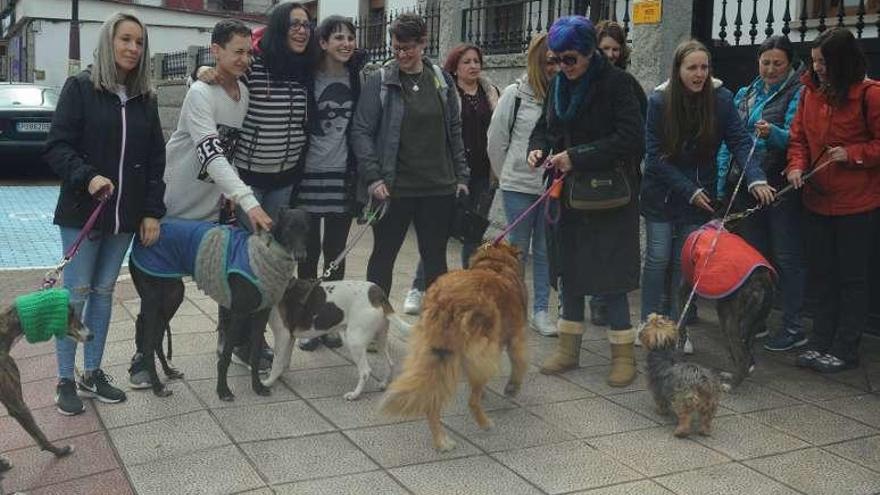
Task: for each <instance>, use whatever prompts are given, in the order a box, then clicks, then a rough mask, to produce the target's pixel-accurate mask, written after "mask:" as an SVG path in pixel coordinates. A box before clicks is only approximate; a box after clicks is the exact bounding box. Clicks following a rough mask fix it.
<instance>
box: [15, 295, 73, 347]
mask: <svg viewBox="0 0 880 495" xmlns="http://www.w3.org/2000/svg"><path fill="white" fill-rule="evenodd" d="M69 303H70V292H68V290H67V289H46V290H41V291H37V292H32V293H30V294H25V295H23V296H18V297H17V298H15V310H16V312H17V313H18V320H19V321H20V322H21V328H22V331H23V332H24V337H25V339H27V341H28V342H29V343H31V344H36V343H38V342H46V341H47V340H50V339H51V338H52V337H55V338H59V339H60V338H64V337H65V336H66V335H67V325H68V321H67V317H68V309H67V308H68V304H69Z"/></svg>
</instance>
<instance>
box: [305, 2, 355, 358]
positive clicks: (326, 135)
mask: <svg viewBox="0 0 880 495" xmlns="http://www.w3.org/2000/svg"><path fill="white" fill-rule="evenodd" d="M316 34H317V35H318V43H319V44H320V46H321V58H320V60H319V62H318V66H317V69H316V70H315V92H314V94H315V101H316V102H317V107H318V113H317V115H316V116H315V118H314V119H312V121H311V122H310V123H309V124H310V126H309V127H310V129H309V149H308V151H307V152H306V162H305V173H304V175H303V179H302V182H300V184H299V186H298V187H297V188H296V190H295V191H294V194H293V197H292V198H291V204H292V205H293V206H296V207H298V208H302V209H304V210H306V211H307V212H309V220H310V225H309V239H308V244H307V253H308V255H307V257H306V260H305V261H304V262H301V263H299V264H298V266H297V276H298V277H299V278H305V279H315V278H318V275H319V274H318V259H319V258H321V257H322V255H323V259H324V263H323V270H327V267H328V266H329V265H330V262H332V261H334V260H335V259H336V258H337V257H338V256H339V254H340V253H342V250H343V249H345V243H346V241H348V231H349V229H350V228H351V219H352V216H353V215H356V214H357V213H358V211H359V208H358V206H357V202H356V201H355V198H354V196H353V194H352V193H353V192H354V188H355V187H356V186H357V161H356V160H355V157H354V153H352V152H351V148H350V143H349V139H348V134H349V129H350V128H351V116H352V113H353V112H354V108H355V105H357V100H358V96H359V95H360V91H361V80H360V70H361V67H363V65H364V59H365V57H364V55H365V54H364V53H363V52H359V51H358V50H357V43H356V41H355V28H354V24H352V22H351V21H349V20H348V19H346V18H345V17H342V16H338V15H333V16H330V17H327V18H326V19H324V20H323V21H321V24H320V25H319V26H318V29H317V32H316ZM322 224H323V232H322V229H321V227H322ZM344 277H345V260H344V259H343V260H342V261H340V263H339V266H338V267H337V268H336V270H334V271H333V272H332V273H330V275H329V276H328V277H327V278H325V280H342V279H343V278H344ZM322 343H323V344H324V345H326V346H327V347H331V348H334V347H339V346H341V345H342V339H340V338H339V336H338V335H337V334H336V333H335V332H333V333H328V334H325V335H322V336H321V337H315V338H312V339H300V340H299V341H298V342H297V346H299V348H300V349H302V350H304V351H312V350H315V349H316V348H317V347H318V346H319V345H320V344H322Z"/></svg>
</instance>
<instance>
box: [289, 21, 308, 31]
mask: <svg viewBox="0 0 880 495" xmlns="http://www.w3.org/2000/svg"><path fill="white" fill-rule="evenodd" d="M300 28H302V30H303V31H308V30H310V29H312V23H310V22H309V21H301V20H299V19H294V20H292V21H290V27H288V28H287V31H288V32H291V33H292V32H295V31H298V30H299V29H300Z"/></svg>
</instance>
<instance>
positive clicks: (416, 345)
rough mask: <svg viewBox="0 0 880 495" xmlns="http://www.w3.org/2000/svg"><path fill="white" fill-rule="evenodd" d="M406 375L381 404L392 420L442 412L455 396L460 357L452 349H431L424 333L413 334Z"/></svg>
mask: <svg viewBox="0 0 880 495" xmlns="http://www.w3.org/2000/svg"><path fill="white" fill-rule="evenodd" d="M413 335H414V338H413V340H412V341H411V345H410V352H409V354H408V355H407V357H406V360H405V361H404V363H403V372H402V373H401V374H400V376H398V377H397V378H396V379H395V380H394V382H392V383H391V385H390V386H389V387H388V392H387V393H386V394H385V398H384V399H383V401H382V404H381V410H382V412H383V413H385V414H388V415H392V416H404V417H415V416H424V415H425V414H427V413H428V412H429V411H439V410H441V409H442V408H443V406H444V405H445V404H446V403H447V402H448V401H449V399H450V398H451V397H452V396H453V394H455V389H456V386H457V384H458V372H459V368H460V367H461V366H460V360H461V357H460V355H459V353H456V352H453V351H451V350H449V349H440V348H432V347H430V345H429V343H428V340H427V339H426V338H425V337H424V332H423V331H420V330H419V329H418V328H417V329H416V331H415V332H414V334H413Z"/></svg>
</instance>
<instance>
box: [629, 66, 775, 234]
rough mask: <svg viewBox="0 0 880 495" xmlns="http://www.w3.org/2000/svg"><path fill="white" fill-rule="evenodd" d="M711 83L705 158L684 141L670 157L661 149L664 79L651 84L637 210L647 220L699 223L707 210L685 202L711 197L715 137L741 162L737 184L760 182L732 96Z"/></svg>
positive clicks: (713, 193)
mask: <svg viewBox="0 0 880 495" xmlns="http://www.w3.org/2000/svg"><path fill="white" fill-rule="evenodd" d="M712 83H713V85H714V87H715V122H716V124H715V141H714V143H713V148H712V153H710V154H707V156H706V158H700V157H698V156H697V153H696V150H695V149H694V147H693V146H686V147H685V149H684V151H683V152H682V153H681V156H679V157H677V158H675V159H674V160H673V159H671V158H670V157H668V156H666V154H665V153H664V151H663V127H664V125H663V120H664V118H665V112H664V107H665V104H666V101H665V100H666V97H665V94H666V87H667V84H668V81H667V82H665V83H663V84H661V85H660V86H658V87H657V88H655V90H654V92H653V93H652V94H651V97H650V98H649V99H648V117H647V122H646V124H645V147H646V153H645V174H644V178H643V180H642V186H641V213H642V215H643V216H644V217H645V218H646V219H647V220H649V221H653V222H676V223H683V224H691V225H701V224H703V223H705V222H706V221H707V220H709V213H708V212H706V211H703V210H702V209H700V208H699V207H697V206H695V205H693V204H691V201H692V200H693V198H694V197H695V196H696V194H697V193H698V192H700V191H702V192H704V193H706V195H707V196H709V198H710V199H714V198H715V196H716V184H717V180H718V168H717V165H716V162H715V156H716V154H717V153H718V148H719V147H720V146H721V142H722V141H724V142H726V143H727V144H728V146H729V148H730V149H731V150H732V151H733V155H734V156H735V157H736V159H737V160H738V161H739V162H740V163H747V165H746V177H745V183H744V184H743V186H748V188H749V189H750V188H751V187H752V186H756V185H758V184H762V183H766V176H765V174H764V171H763V170H762V169H761V166H760V163H759V162H758V160H757V159H756V158H755V157H754V156H753V157H752V159H751V161H749V160H748V156H749V151H750V150H751V147H752V138H751V136H750V135H749V133H748V132H747V131H746V128H745V125H743V122H742V119H740V118H739V114H738V113H737V111H736V108H735V107H734V105H733V95H732V94H731V92H730V91H728V90H727V89H725V88H724V87H722V86H721V81H719V80H717V79H713V80H712Z"/></svg>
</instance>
